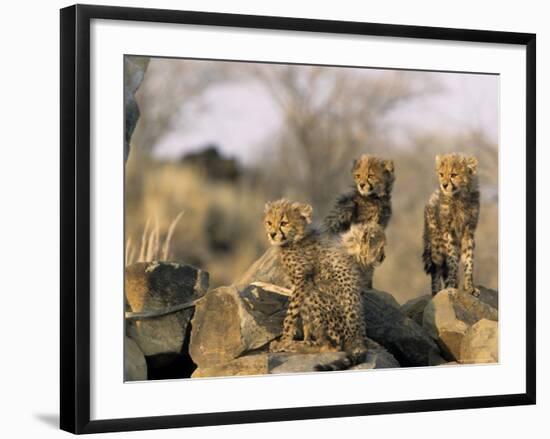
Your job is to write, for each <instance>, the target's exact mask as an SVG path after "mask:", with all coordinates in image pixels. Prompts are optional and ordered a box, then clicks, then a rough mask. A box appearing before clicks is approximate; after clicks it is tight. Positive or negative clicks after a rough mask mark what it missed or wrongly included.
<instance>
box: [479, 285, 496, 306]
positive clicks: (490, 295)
mask: <svg viewBox="0 0 550 439" xmlns="http://www.w3.org/2000/svg"><path fill="white" fill-rule="evenodd" d="M477 288H478V289H479V297H478V299H479V300H481V301H482V302H485V303H486V304H487V305H490V306H491V307H492V308H494V309H496V310H498V291H496V290H491V289H489V288H485V287H482V286H481V285H478V286H477Z"/></svg>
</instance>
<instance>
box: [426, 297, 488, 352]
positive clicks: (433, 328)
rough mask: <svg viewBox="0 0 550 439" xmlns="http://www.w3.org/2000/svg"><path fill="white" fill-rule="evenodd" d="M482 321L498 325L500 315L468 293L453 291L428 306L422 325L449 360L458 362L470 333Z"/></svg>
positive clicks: (433, 300)
mask: <svg viewBox="0 0 550 439" xmlns="http://www.w3.org/2000/svg"><path fill="white" fill-rule="evenodd" d="M481 319H488V320H493V321H497V320H498V311H497V310H496V309H495V308H493V307H491V306H490V305H488V304H487V303H485V302H483V301H482V300H480V299H478V298H476V297H474V296H472V295H471V294H469V293H467V292H465V291H462V290H456V289H453V288H449V289H446V290H442V291H440V292H438V293H437V294H436V295H435V296H434V297H433V298H432V299H431V300H430V301H429V302H428V305H426V308H425V309H424V315H423V322H422V325H423V327H424V328H425V329H426V331H427V332H428V334H430V336H431V337H432V338H433V339H434V340H437V343H438V344H439V345H440V346H441V348H442V350H443V352H444V353H445V355H446V357H447V358H448V359H449V360H458V359H460V357H461V354H460V350H461V345H462V340H463V338H464V336H465V335H466V332H467V331H468V329H469V327H470V326H472V325H473V324H475V323H476V322H478V321H479V320H481Z"/></svg>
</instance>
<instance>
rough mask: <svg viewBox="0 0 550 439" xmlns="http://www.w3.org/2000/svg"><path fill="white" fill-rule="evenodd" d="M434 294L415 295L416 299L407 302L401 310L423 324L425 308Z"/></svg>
mask: <svg viewBox="0 0 550 439" xmlns="http://www.w3.org/2000/svg"><path fill="white" fill-rule="evenodd" d="M431 298H432V296H431V295H430V294H425V295H424V296H420V297H415V298H414V299H411V300H409V301H408V302H405V303H404V304H403V305H402V306H401V312H402V313H403V314H405V315H406V316H407V317H409V318H411V319H413V320H414V321H415V322H416V323H418V324H419V325H420V326H422V320H423V317H424V308H426V305H427V304H428V302H429V301H430V300H431Z"/></svg>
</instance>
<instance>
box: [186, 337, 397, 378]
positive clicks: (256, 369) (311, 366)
mask: <svg viewBox="0 0 550 439" xmlns="http://www.w3.org/2000/svg"><path fill="white" fill-rule="evenodd" d="M345 358H346V353H345V352H323V353H311V354H299V353H270V352H262V353H252V354H249V355H245V356H243V357H240V358H236V359H233V360H230V361H227V362H225V363H218V364H213V365H209V366H204V367H199V368H198V369H197V370H195V372H194V373H193V375H192V377H193V378H201V377H215V376H237V375H264V374H288V373H306V372H314V371H315V367H316V366H317V365H320V364H328V363H331V362H333V361H336V360H343V359H345ZM389 367H399V363H398V362H397V360H396V359H395V358H394V357H393V356H392V355H391V354H390V353H389V352H388V351H387V350H386V349H384V348H383V347H382V346H380V345H378V344H377V343H375V342H373V341H369V350H368V352H367V358H366V360H365V362H364V363H361V364H359V365H357V366H354V367H352V368H351V369H353V370H368V369H383V368H389Z"/></svg>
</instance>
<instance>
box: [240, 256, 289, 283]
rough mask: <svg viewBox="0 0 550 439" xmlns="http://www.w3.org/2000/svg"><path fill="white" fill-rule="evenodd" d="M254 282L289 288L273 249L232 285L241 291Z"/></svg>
mask: <svg viewBox="0 0 550 439" xmlns="http://www.w3.org/2000/svg"><path fill="white" fill-rule="evenodd" d="M254 282H265V283H269V284H273V285H278V286H280V287H284V288H290V282H289V280H288V279H287V277H286V276H285V274H284V272H283V270H282V269H281V265H280V261H279V254H278V253H277V249H276V248H275V247H270V248H269V249H268V250H267V251H266V252H265V253H264V254H263V255H262V256H261V257H260V258H259V259H258V260H257V261H256V262H254V263H253V264H252V265H251V266H250V268H249V269H248V270H246V272H245V273H244V274H243V275H242V276H241V277H240V278H239V279H237V280H236V281H235V282H234V283H233V285H234V286H235V287H236V288H239V289H243V288H246V287H247V286H248V285H250V284H252V283H254Z"/></svg>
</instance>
